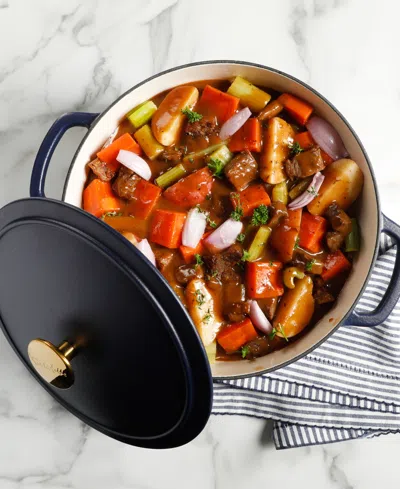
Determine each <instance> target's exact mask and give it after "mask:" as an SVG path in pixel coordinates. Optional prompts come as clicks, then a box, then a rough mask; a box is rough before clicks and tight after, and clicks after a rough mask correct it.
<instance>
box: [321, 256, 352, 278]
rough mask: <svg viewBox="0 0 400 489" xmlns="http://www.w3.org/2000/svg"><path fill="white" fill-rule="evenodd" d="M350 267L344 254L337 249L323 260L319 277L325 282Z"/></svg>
mask: <svg viewBox="0 0 400 489" xmlns="http://www.w3.org/2000/svg"><path fill="white" fill-rule="evenodd" d="M350 268H351V263H350V262H349V260H348V259H347V258H346V257H345V256H344V254H343V253H342V252H341V251H340V250H338V251H335V252H334V253H330V254H329V255H328V256H327V257H326V260H325V263H324V270H323V271H322V274H321V277H322V279H323V280H324V281H325V282H327V281H328V280H332V279H333V278H334V277H336V276H337V275H339V274H341V273H343V272H347V271H348V270H350Z"/></svg>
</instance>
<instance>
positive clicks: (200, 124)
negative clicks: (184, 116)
mask: <svg viewBox="0 0 400 489" xmlns="http://www.w3.org/2000/svg"><path fill="white" fill-rule="evenodd" d="M216 131H217V118H216V117H215V116H208V115H205V116H203V117H202V118H201V119H200V120H199V121H196V122H188V123H187V124H186V129H185V134H186V135H187V136H191V137H193V138H197V137H199V136H201V137H206V136H211V134H214V133H216Z"/></svg>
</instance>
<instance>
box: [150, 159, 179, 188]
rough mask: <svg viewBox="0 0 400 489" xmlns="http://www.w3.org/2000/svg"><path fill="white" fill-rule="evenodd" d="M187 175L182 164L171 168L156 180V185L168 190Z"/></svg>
mask: <svg viewBox="0 0 400 489" xmlns="http://www.w3.org/2000/svg"><path fill="white" fill-rule="evenodd" d="M185 175H186V170H185V168H184V166H183V165H182V163H179V165H176V166H174V167H173V168H170V169H169V170H168V171H167V172H165V173H163V174H162V175H160V176H159V177H158V178H156V179H155V183H156V184H157V185H158V186H159V187H161V188H166V187H169V186H170V185H172V184H173V183H175V182H176V181H177V180H179V179H180V178H182V177H183V176H185Z"/></svg>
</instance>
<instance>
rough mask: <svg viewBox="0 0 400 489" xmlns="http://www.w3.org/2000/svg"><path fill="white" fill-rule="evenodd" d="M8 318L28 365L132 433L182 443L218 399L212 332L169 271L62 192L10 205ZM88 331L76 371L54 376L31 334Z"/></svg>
mask: <svg viewBox="0 0 400 489" xmlns="http://www.w3.org/2000/svg"><path fill="white" fill-rule="evenodd" d="M0 270H1V273H0V325H1V327H2V329H3V332H4V334H5V335H6V337H7V339H8V341H9V342H10V344H11V345H12V347H13V348H14V350H15V352H16V353H17V354H18V356H19V357H20V359H21V360H22V361H23V363H24V364H25V366H26V367H27V368H28V369H29V371H30V372H31V373H32V374H33V375H34V377H35V378H36V379H37V380H38V382H40V383H41V384H42V386H43V387H44V388H45V389H46V390H47V391H48V392H49V393H50V394H51V395H52V396H53V397H54V398H55V399H57V400H58V401H59V402H60V403H61V404H62V405H63V406H65V407H66V408H67V409H68V410H70V411H71V412H72V413H73V414H74V415H76V416H77V417H78V418H80V419H82V420H83V421H84V422H85V423H87V424H88V425H90V426H92V427H93V428H95V429H97V430H99V431H101V432H103V433H104V434H106V435H108V436H111V437H113V438H116V439H117V440H120V441H123V442H125V443H129V444H131V445H136V446H141V447H149V448H172V447H175V446H180V445H183V444H185V443H187V442H189V441H190V440H192V439H193V438H194V437H195V436H197V435H198V434H199V433H200V432H201V430H202V429H203V427H204V425H205V424H206V422H207V419H208V417H209V415H210V411H211V401H212V379H211V373H210V368H209V364H208V361H207V357H206V355H205V352H204V349H203V347H202V345H201V341H200V339H199V337H198V335H197V332H196V330H195V328H194V326H193V323H192V322H191V320H190V318H189V316H188V314H187V312H186V310H185V308H184V306H183V305H182V303H181V302H180V301H179V299H178V297H177V296H176V295H175V293H174V292H173V291H172V289H171V288H170V287H169V285H168V284H167V282H166V281H165V279H164V278H163V277H162V275H161V274H160V273H159V272H158V270H156V269H155V268H154V267H153V266H152V265H150V264H149V262H147V260H146V259H145V258H144V257H143V256H141V254H140V252H139V251H137V250H136V249H135V248H134V247H133V246H132V245H131V244H130V243H129V242H128V241H127V240H126V239H124V238H122V237H121V236H120V235H119V233H117V232H116V231H114V230H113V229H111V228H110V227H109V226H107V225H106V224H104V223H103V222H102V221H101V220H99V219H96V218H94V217H93V216H90V215H89V214H87V213H86V212H84V211H82V210H81V209H78V208H76V207H73V206H70V205H68V204H65V203H62V202H59V201H55V200H51V199H38V198H36V199H25V200H19V201H16V202H13V203H11V204H9V205H7V206H6V207H4V208H3V209H1V210H0ZM35 338H43V339H45V340H48V341H51V342H52V343H53V344H59V343H61V342H62V341H64V340H69V341H74V340H75V339H76V338H80V341H81V342H82V343H84V347H83V348H82V349H81V351H80V352H79V353H78V354H77V356H76V357H75V358H74V359H73V360H72V366H73V370H74V373H75V382H74V384H73V386H72V387H70V388H69V389H66V390H60V389H57V388H56V387H53V386H52V385H50V384H48V383H46V382H45V381H43V380H42V378H41V377H40V376H39V375H38V374H37V373H36V370H35V369H33V368H32V365H31V363H30V361H29V357H28V355H27V347H28V344H29V342H30V341H31V340H33V339H35Z"/></svg>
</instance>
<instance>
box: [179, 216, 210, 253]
mask: <svg viewBox="0 0 400 489" xmlns="http://www.w3.org/2000/svg"><path fill="white" fill-rule="evenodd" d="M206 224H207V217H206V215H205V214H204V213H203V212H201V211H199V209H197V207H195V208H194V209H191V210H190V211H189V212H188V215H187V218H186V221H185V225H184V226H183V233H182V244H183V246H189V248H196V246H197V245H198V244H199V242H200V240H201V237H202V236H203V234H204V231H205V229H206Z"/></svg>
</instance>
